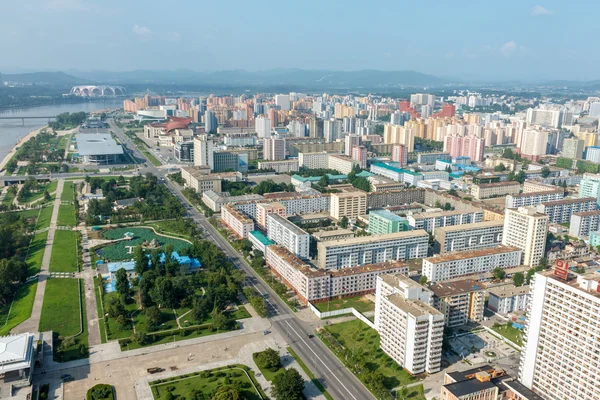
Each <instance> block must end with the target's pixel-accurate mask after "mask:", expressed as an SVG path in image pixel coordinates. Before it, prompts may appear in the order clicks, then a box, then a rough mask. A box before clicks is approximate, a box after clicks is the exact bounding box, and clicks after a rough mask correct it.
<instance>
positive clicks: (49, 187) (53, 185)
mask: <svg viewBox="0 0 600 400" xmlns="http://www.w3.org/2000/svg"><path fill="white" fill-rule="evenodd" d="M57 184H58V182H57V181H52V182H50V183H47V184H42V185H39V189H38V191H36V192H31V193H29V195H27V196H23V197H22V198H21V200H20V201H19V204H27V203H31V202H32V201H35V200H37V199H40V198H42V197H43V196H44V191H45V190H47V191H48V193H52V192H55V191H56V185H57Z"/></svg>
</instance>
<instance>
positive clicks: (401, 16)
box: [0, 0, 600, 81]
mask: <svg viewBox="0 0 600 400" xmlns="http://www.w3.org/2000/svg"><path fill="white" fill-rule="evenodd" d="M598 8H600V5H598V4H593V3H589V4H586V10H587V11H586V12H585V13H581V12H580V11H581V10H580V9H574V8H572V7H571V8H569V7H567V5H566V4H562V3H561V2H558V1H544V2H542V3H538V2H535V1H534V2H529V1H528V2H516V1H509V2H505V3H503V4H502V5H501V6H496V7H493V6H491V5H489V4H480V3H479V2H474V1H472V2H468V3H467V4H464V5H463V6H462V7H455V6H454V5H452V4H443V3H441V4H436V5H435V6H433V7H432V6H431V5H430V4H416V3H414V4H396V3H394V2H385V3H383V4H378V7H365V6H364V5H363V4H362V3H358V2H349V3H348V2H345V3H343V4H341V3H338V2H332V3H327V4H321V3H316V2H304V3H302V4H284V5H282V4H277V6H275V5H274V4H265V5H258V6H257V5H256V4H255V3H252V4H246V3H239V4H235V5H233V7H232V6H231V5H229V4H228V5H227V6H225V5H224V4H223V3H210V4H202V5H200V4H199V3H186V4H182V5H180V6H179V7H174V6H173V5H170V4H162V3H161V4H153V5H151V6H145V7H140V4H135V2H131V3H123V2H120V3H117V2H116V1H113V0H108V1H105V2H102V3H101V4H100V3H98V2H94V1H89V0H51V1H48V0H35V1H31V2H26V3H17V4H14V3H13V4H6V5H5V13H4V15H5V16H10V18H7V17H5V18H4V20H3V23H2V25H1V26H0V34H1V35H3V36H4V37H9V38H11V39H10V40H6V41H2V42H0V52H2V53H3V54H10V55H11V57H7V58H4V59H3V60H2V61H1V62H0V71H2V72H4V73H11V72H26V71H46V70H61V71H65V72H72V71H74V70H82V71H90V70H92V71H93V70H98V71H99V70H107V71H130V70H137V69H156V70H161V69H167V70H177V69H188V70H193V71H203V72H205V71H221V70H233V69H244V70H248V71H263V70H271V69H280V68H299V69H306V70H320V69H323V70H328V69H329V70H340V71H356V70H367V69H373V70H383V71H402V70H412V71H417V72H421V73H424V74H431V75H435V76H437V77H440V78H442V79H445V80H455V81H464V80H482V81H502V80H524V81H543V80H593V79H596V78H597V75H596V73H595V71H594V69H593V65H594V64H595V62H597V61H599V60H598V58H600V56H598V55H597V54H598V52H597V51H593V50H594V49H593V46H591V47H590V44H589V43H587V42H586V41H580V40H573V38H575V37H585V29H586V26H589V24H592V23H593V20H592V18H593V17H592V16H593V15H595V13H594V11H598ZM183 10H185V12H183ZM575 13H577V14H576V15H575ZM211 16H213V17H211ZM265 17H268V18H265ZM586 21H587V22H586ZM575 22H576V23H575ZM57 27H60V29H57ZM371 27H373V28H376V30H375V29H373V28H371ZM249 33H251V35H250V37H249V36H248V34H249ZM65 49H72V51H71V52H68V53H63V52H64V50H65ZM75 49H77V50H75ZM61 53H62V54H61ZM69 54H71V56H74V57H71V56H69ZM149 54H153V57H152V63H151V64H149V63H148V62H147V57H148V55H149ZM157 54H162V55H163V56H162V57H156V55H157ZM583 56H585V60H586V61H588V62H586V63H578V64H577V66H576V68H574V65H573V60H576V59H578V58H579V57H583Z"/></svg>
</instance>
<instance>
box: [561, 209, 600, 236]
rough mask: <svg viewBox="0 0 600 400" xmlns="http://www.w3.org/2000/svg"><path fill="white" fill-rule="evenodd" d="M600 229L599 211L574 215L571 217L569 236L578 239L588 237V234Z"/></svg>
mask: <svg viewBox="0 0 600 400" xmlns="http://www.w3.org/2000/svg"><path fill="white" fill-rule="evenodd" d="M599 229H600V210H593V211H586V212H580V213H574V214H573V215H572V216H571V224H570V225H569V235H571V236H575V237H578V238H584V237H588V236H589V235H590V232H596V231H598V230H599Z"/></svg>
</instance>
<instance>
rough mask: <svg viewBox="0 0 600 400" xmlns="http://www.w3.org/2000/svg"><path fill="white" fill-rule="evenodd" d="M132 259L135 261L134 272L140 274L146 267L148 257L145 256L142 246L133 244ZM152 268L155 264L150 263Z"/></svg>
mask: <svg viewBox="0 0 600 400" xmlns="http://www.w3.org/2000/svg"><path fill="white" fill-rule="evenodd" d="M133 261H134V263H135V272H136V273H137V274H138V276H142V274H143V273H144V271H146V270H147V269H148V257H146V252H145V251H144V249H143V248H142V246H135V248H134V249H133ZM152 267H153V268H155V267H156V265H152Z"/></svg>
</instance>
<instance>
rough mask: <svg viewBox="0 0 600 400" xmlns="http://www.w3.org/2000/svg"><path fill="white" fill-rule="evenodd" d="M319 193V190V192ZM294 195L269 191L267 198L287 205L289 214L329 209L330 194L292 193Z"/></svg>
mask: <svg viewBox="0 0 600 400" xmlns="http://www.w3.org/2000/svg"><path fill="white" fill-rule="evenodd" d="M317 193H318V192H317ZM290 194H292V196H283V195H282V196H281V197H279V196H276V193H268V194H267V195H265V197H266V198H268V199H270V200H273V201H278V202H280V203H281V204H283V205H284V206H285V212H286V214H287V215H288V216H290V215H294V214H312V213H319V212H322V211H329V203H330V199H329V195H328V194H320V193H319V194H304V195H303V194H301V193H297V192H294V193H290Z"/></svg>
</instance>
